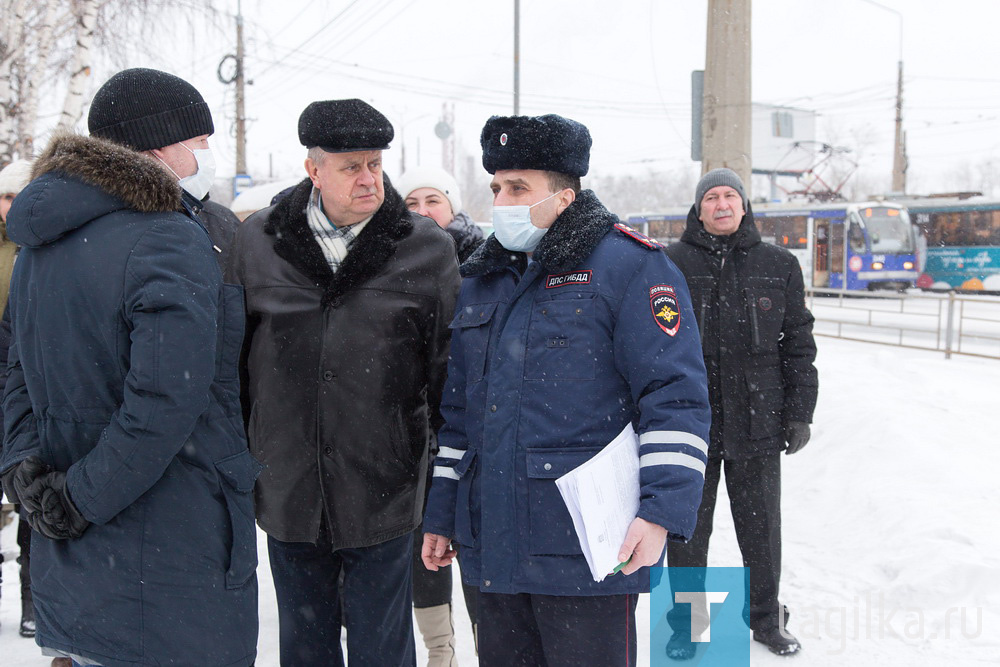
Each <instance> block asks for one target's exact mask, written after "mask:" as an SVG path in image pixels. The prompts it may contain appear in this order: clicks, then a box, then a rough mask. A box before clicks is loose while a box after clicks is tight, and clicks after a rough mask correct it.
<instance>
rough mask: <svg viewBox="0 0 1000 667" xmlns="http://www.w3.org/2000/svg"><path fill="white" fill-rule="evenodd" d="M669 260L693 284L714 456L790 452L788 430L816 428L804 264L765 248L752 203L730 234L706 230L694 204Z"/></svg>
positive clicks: (813, 348) (813, 345)
mask: <svg viewBox="0 0 1000 667" xmlns="http://www.w3.org/2000/svg"><path fill="white" fill-rule="evenodd" d="M666 253H667V256H668V257H670V259H672V260H673V261H674V263H675V264H676V265H677V267H678V268H679V269H680V270H681V272H683V273H684V277H685V278H686V279H687V283H688V287H689V288H690V290H691V299H692V301H693V302H694V310H695V315H696V316H697V318H698V327H699V329H700V330H701V340H702V348H703V350H704V354H705V367H706V368H707V369H708V389H709V395H710V397H711V401H712V438H711V448H710V449H709V456H711V457H713V458H715V457H724V458H727V459H740V458H747V457H751V456H755V455H760V454H767V453H775V452H778V451H780V450H782V449H784V448H785V438H784V425H785V424H787V423H788V422H790V421H799V422H807V423H809V422H811V421H812V414H813V410H814V409H815V407H816V396H817V387H818V381H817V375H816V368H815V366H813V361H814V360H815V358H816V343H815V341H814V340H813V335H812V325H813V316H812V314H811V313H810V312H809V311H808V309H806V303H805V290H804V287H803V282H802V270H801V268H799V263H798V260H796V259H795V256H794V255H792V254H791V253H790V252H788V251H787V250H785V249H784V248H779V247H777V246H775V245H772V244H770V243H763V242H761V239H760V233H759V232H758V231H757V227H756V225H755V224H754V219H753V211H752V210H751V209H750V206H749V205H748V206H747V211H746V215H744V216H743V220H742V221H741V222H740V226H739V229H737V230H736V232H734V233H733V234H732V235H730V236H728V237H718V236H713V235H711V234H709V233H708V232H706V231H705V228H704V225H703V224H702V222H701V220H699V219H698V214H697V213H696V211H695V208H694V207H691V211H690V212H689V213H688V219H687V227H686V229H685V231H684V234H683V235H682V236H681V241H680V243H674V244H673V245H671V246H669V247H668V248H667V250H666Z"/></svg>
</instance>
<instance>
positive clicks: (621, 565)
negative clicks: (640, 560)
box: [611, 558, 632, 574]
mask: <svg viewBox="0 0 1000 667" xmlns="http://www.w3.org/2000/svg"><path fill="white" fill-rule="evenodd" d="M631 562H632V559H631V558H629V559H628V560H627V561H625V562H624V563H618V566H617V567H616V568H615V569H613V570H611V574H618V572H619V571H620V570H621V569H622V568H623V567H625V566H626V565H628V564H629V563H631Z"/></svg>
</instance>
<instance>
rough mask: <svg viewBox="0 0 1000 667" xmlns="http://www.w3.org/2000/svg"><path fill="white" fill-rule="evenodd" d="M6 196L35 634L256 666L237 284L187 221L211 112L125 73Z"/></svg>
mask: <svg viewBox="0 0 1000 667" xmlns="http://www.w3.org/2000/svg"><path fill="white" fill-rule="evenodd" d="M89 125H90V128H91V134H92V136H90V137H81V136H76V135H61V136H57V137H55V138H54V139H53V140H52V142H51V143H50V144H49V146H48V147H47V148H46V150H45V151H44V152H43V153H42V155H41V156H39V158H38V159H37V160H36V162H35V166H34V170H33V176H34V180H32V182H31V183H30V184H29V185H28V186H27V187H26V188H25V189H24V190H22V191H21V193H20V194H19V195H18V196H17V198H16V199H15V200H14V202H13V205H12V207H11V209H10V212H9V214H8V216H7V231H8V234H9V235H10V237H11V239H13V240H14V241H15V242H16V243H18V244H19V245H20V246H21V247H22V250H21V253H20V256H19V259H18V261H17V264H16V265H15V268H14V275H13V277H12V281H11V291H10V303H9V306H8V310H9V312H10V313H11V315H12V326H13V342H12V345H11V348H10V354H9V357H10V358H9V372H10V374H9V379H8V381H7V385H6V387H7V390H6V394H5V396H4V402H3V413H4V417H5V425H4V426H5V438H4V451H3V458H2V459H0V477H2V482H3V488H4V492H5V493H6V494H7V495H8V496H9V497H10V498H11V499H12V500H14V501H15V502H19V503H20V505H21V507H22V516H23V517H24V518H25V520H27V521H28V523H29V524H30V525H31V527H32V529H33V534H32V542H31V556H32V575H33V576H32V589H33V592H34V603H35V611H36V620H37V634H36V641H37V642H38V644H39V645H40V646H42V647H43V652H45V653H46V654H47V655H53V656H57V658H56V660H58V661H67V662H68V659H73V660H75V661H76V662H77V663H79V664H81V665H105V666H108V667H117V666H122V667H124V666H125V665H139V664H143V665H148V664H177V665H181V664H184V665H231V666H237V665H252V664H253V663H254V660H255V657H256V642H257V580H256V574H255V570H256V566H257V553H256V531H255V528H254V523H253V499H252V497H251V490H252V488H253V484H254V480H255V478H256V475H257V472H258V470H259V464H258V463H257V462H256V461H255V460H254V459H253V457H252V456H251V455H250V452H249V450H248V449H247V445H246V439H245V437H244V434H243V428H242V424H241V423H240V419H239V414H240V404H239V380H238V373H237V362H238V358H239V350H240V343H241V340H242V335H243V317H242V308H241V306H242V295H241V290H240V288H239V287H236V286H232V285H229V286H224V285H223V283H222V272H221V270H220V268H219V265H218V261H217V259H216V255H217V254H218V253H217V252H216V250H215V249H213V243H212V240H211V239H210V238H209V235H208V233H207V232H206V230H205V228H204V227H203V226H202V225H201V223H200V222H199V220H198V218H197V216H196V215H195V212H194V207H193V205H192V200H194V201H197V200H198V199H200V198H201V197H202V196H204V194H205V191H207V183H209V182H210V181H211V176H210V172H211V168H210V167H211V160H210V159H207V158H208V153H207V145H206V143H205V142H206V139H207V138H208V135H210V134H211V133H212V131H213V123H212V116H211V114H210V112H209V109H208V105H206V104H205V101H204V99H202V97H201V95H200V94H199V93H198V91H197V90H195V89H194V87H192V86H191V85H190V84H189V83H187V82H186V81H183V80H182V79H179V78H177V77H175V76H173V75H171V74H167V73H165V72H159V71H156V70H149V69H132V70H125V71H123V72H119V73H118V74H116V75H115V76H113V77H112V78H111V79H110V80H109V81H108V82H107V83H105V85H104V86H102V87H101V89H100V90H99V91H98V92H97V95H96V96H95V98H94V101H93V103H92V105H91V111H90V118H89Z"/></svg>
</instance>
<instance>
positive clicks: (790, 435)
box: [785, 422, 809, 454]
mask: <svg viewBox="0 0 1000 667" xmlns="http://www.w3.org/2000/svg"><path fill="white" fill-rule="evenodd" d="M785 441H786V442H788V448H787V449H785V454H794V453H795V452H797V451H799V450H800V449H802V448H803V447H805V446H806V443H807V442H809V424H807V423H805V422H788V425H787V426H785Z"/></svg>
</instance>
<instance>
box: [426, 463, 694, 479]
mask: <svg viewBox="0 0 1000 667" xmlns="http://www.w3.org/2000/svg"><path fill="white" fill-rule="evenodd" d="M704 467H705V466H704V465H702V468H704ZM434 476H435V477H444V478H445V479H459V476H458V473H457V472H455V471H454V470H452V469H451V467H450V466H434Z"/></svg>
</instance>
